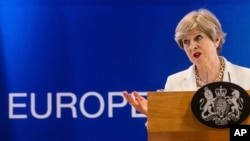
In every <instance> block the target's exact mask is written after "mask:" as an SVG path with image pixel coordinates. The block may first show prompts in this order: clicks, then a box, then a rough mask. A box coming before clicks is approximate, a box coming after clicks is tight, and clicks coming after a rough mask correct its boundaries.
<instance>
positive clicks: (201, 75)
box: [123, 9, 250, 115]
mask: <svg viewBox="0 0 250 141" xmlns="http://www.w3.org/2000/svg"><path fill="white" fill-rule="evenodd" d="M175 40H176V42H177V44H178V45H179V47H181V48H182V49H183V50H184V51H185V53H186V55H187V57H188V58H189V60H190V61H191V62H192V63H193V65H192V66H190V67H189V68H188V69H186V70H183V71H181V72H178V73H175V74H173V75H170V76H169V77H168V78H167V81H166V84H165V91H195V90H197V89H198V88H200V87H201V86H203V85H205V84H207V83H211V82H218V81H228V82H232V83H235V84H238V85H239V86H241V87H243V88H244V89H246V90H249V89H250V69H249V68H245V67H241V66H237V65H235V64H232V63H230V62H229V61H228V60H227V59H226V58H224V57H222V56H219V53H220V51H221V48H222V45H223V43H224V41H225V33H224V32H223V31H222V28H221V24H220V22H219V20H218V19H217V18H216V16H215V15H213V14H212V13H211V12H210V11H208V10H206V9H199V10H197V11H192V12H190V13H188V14H187V15H186V16H184V18H183V19H182V20H181V21H180V22H179V24H178V25H177V27H176V31H175ZM123 95H124V96H125V98H126V100H127V101H128V103H130V104H131V105H132V106H133V107H134V108H135V109H137V110H138V111H139V112H141V113H143V114H145V115H147V114H148V112H147V100H146V99H145V98H144V97H142V96H141V95H140V94H139V93H137V92H136V91H134V92H132V94H129V93H128V92H127V91H124V92H123Z"/></svg>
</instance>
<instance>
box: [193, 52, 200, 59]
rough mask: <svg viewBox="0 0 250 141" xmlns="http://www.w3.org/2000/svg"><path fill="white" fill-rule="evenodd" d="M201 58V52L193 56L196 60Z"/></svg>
mask: <svg viewBox="0 0 250 141" xmlns="http://www.w3.org/2000/svg"><path fill="white" fill-rule="evenodd" d="M200 56H201V53H200V52H196V53H194V54H193V57H194V58H199V57H200Z"/></svg>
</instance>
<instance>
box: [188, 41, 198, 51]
mask: <svg viewBox="0 0 250 141" xmlns="http://www.w3.org/2000/svg"><path fill="white" fill-rule="evenodd" d="M197 48H198V44H197V42H195V41H190V49H197Z"/></svg>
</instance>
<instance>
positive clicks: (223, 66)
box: [195, 58, 225, 87]
mask: <svg viewBox="0 0 250 141" xmlns="http://www.w3.org/2000/svg"><path fill="white" fill-rule="evenodd" d="M224 70H225V61H224V59H222V58H220V71H219V75H218V77H217V78H216V79H215V81H214V82H218V81H222V78H223V75H224ZM195 80H196V83H197V85H198V86H199V87H202V86H204V85H206V84H207V82H204V81H202V80H201V78H200V76H199V74H198V70H197V68H196V67H195Z"/></svg>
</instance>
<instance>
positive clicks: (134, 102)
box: [122, 91, 148, 115]
mask: <svg viewBox="0 0 250 141" xmlns="http://www.w3.org/2000/svg"><path fill="white" fill-rule="evenodd" d="M122 93H123V95H124V96H125V98H126V100H127V101H128V103H129V104H130V105H131V106H133V107H134V108H135V109H136V110H137V111H139V112H141V113H143V114H145V115H147V114H148V101H147V99H145V98H144V97H142V96H141V95H140V94H139V93H138V92H136V91H134V92H132V93H131V94H129V93H128V92H127V91H123V92H122Z"/></svg>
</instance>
